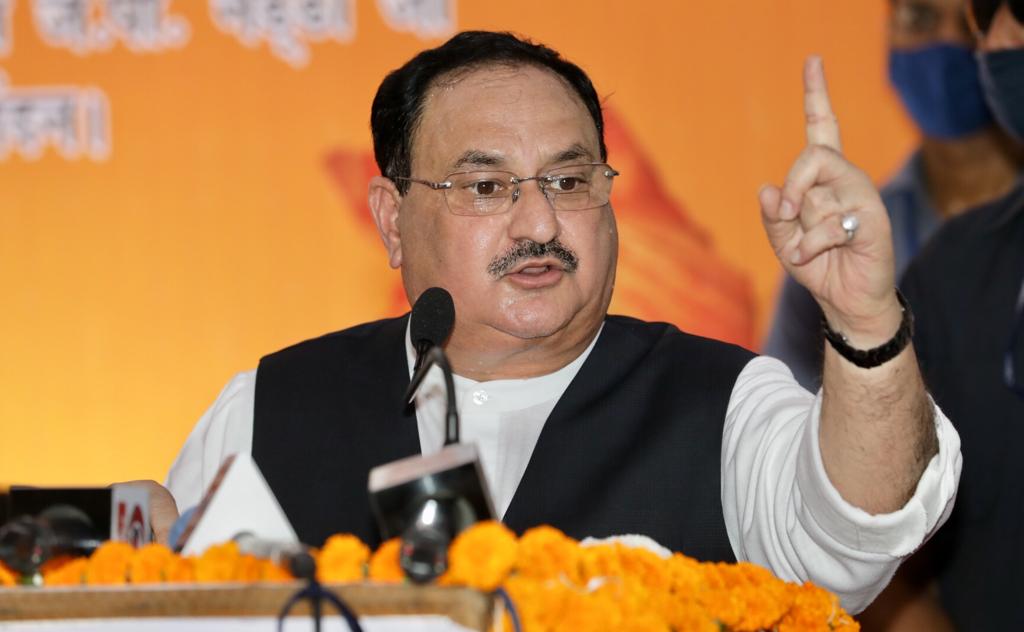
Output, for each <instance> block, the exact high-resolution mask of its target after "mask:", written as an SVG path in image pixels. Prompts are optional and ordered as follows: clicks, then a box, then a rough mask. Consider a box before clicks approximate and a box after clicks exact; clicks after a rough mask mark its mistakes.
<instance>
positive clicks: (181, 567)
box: [164, 555, 196, 584]
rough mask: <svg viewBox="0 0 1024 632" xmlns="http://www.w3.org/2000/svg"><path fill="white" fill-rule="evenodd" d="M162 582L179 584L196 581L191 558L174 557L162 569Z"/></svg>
mask: <svg viewBox="0 0 1024 632" xmlns="http://www.w3.org/2000/svg"><path fill="white" fill-rule="evenodd" d="M164 581H167V582H172V583H179V584H182V583H191V582H194V581H196V571H195V563H194V562H193V560H192V559H191V558H187V557H180V556H178V555H175V556H174V557H173V558H171V561H170V562H168V564H167V567H166V568H165V569H164Z"/></svg>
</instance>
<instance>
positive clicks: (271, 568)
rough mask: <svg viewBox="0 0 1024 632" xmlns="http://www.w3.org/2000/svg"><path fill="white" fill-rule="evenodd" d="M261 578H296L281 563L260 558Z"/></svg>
mask: <svg viewBox="0 0 1024 632" xmlns="http://www.w3.org/2000/svg"><path fill="white" fill-rule="evenodd" d="M260 579H262V580H263V581H265V582H290V581H292V580H293V579H295V578H294V577H292V574H291V573H290V572H288V569H286V568H284V567H282V566H280V565H279V564H275V563H274V562H273V561H271V560H260Z"/></svg>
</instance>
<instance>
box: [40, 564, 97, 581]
mask: <svg viewBox="0 0 1024 632" xmlns="http://www.w3.org/2000/svg"><path fill="white" fill-rule="evenodd" d="M88 567H89V560H87V559H86V558H84V557H79V558H76V559H73V560H71V561H70V562H67V563H65V564H62V565H60V566H58V567H57V568H55V569H53V570H51V571H48V572H47V573H44V574H43V585H44V586H80V585H82V584H84V583H85V571H86V569H87V568H88Z"/></svg>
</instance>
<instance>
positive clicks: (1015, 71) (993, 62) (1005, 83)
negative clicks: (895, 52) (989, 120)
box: [978, 48, 1024, 142]
mask: <svg viewBox="0 0 1024 632" xmlns="http://www.w3.org/2000/svg"><path fill="white" fill-rule="evenodd" d="M978 67H979V69H980V71H981V85H982V88H983V89H984V91H985V98H986V99H987V100H988V104H989V106H991V108H992V114H993V115H995V117H996V121H998V122H999V126H1000V127H1002V128H1003V130H1005V131H1006V133H1007V134H1009V135H1010V136H1012V137H1014V138H1015V139H1017V140H1018V141H1021V142H1024V48H1011V49H1009V50H996V51H991V52H979V53H978Z"/></svg>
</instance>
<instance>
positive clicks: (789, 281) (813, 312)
mask: <svg viewBox="0 0 1024 632" xmlns="http://www.w3.org/2000/svg"><path fill="white" fill-rule="evenodd" d="M824 342H825V339H824V337H822V335H821V308H820V307H818V303H817V302H816V301H815V300H814V297H813V296H812V295H811V293H810V292H808V291H807V288H805V287H804V286H802V285H800V284H799V283H797V282H796V281H794V280H793V277H791V276H789V275H788V274H787V275H786V276H785V279H784V280H783V282H782V289H781V290H779V300H778V304H777V306H776V308H775V316H774V317H773V318H772V325H771V329H770V330H769V331H768V337H767V338H766V339H765V343H764V348H762V349H761V353H762V355H766V356H771V357H773V358H778V359H779V360H782V361H783V362H784V363H785V364H786V366H788V367H789V370H790V371H792V372H793V377H795V378H796V381H797V382H799V383H800V386H803V387H804V388H806V389H807V390H809V391H811V392H812V393H814V392H817V390H818V389H819V388H821V363H822V360H823V358H824V355H823V354H824V349H823V348H822V345H823V344H824Z"/></svg>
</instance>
